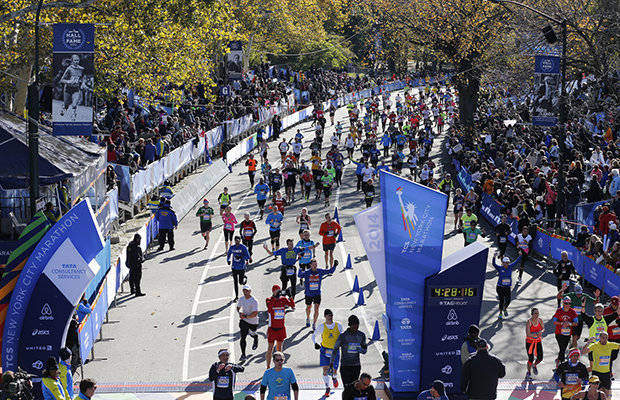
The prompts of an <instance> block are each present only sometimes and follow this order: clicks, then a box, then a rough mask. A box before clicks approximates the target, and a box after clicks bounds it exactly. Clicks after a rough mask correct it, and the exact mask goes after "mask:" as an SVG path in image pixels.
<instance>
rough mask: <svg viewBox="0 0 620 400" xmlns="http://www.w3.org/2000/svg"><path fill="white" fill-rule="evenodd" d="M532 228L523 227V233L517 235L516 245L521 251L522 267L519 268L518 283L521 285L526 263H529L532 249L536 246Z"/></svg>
mask: <svg viewBox="0 0 620 400" xmlns="http://www.w3.org/2000/svg"><path fill="white" fill-rule="evenodd" d="M529 231H530V228H529V227H527V226H524V227H523V230H522V231H521V233H519V234H518V235H517V239H516V245H517V248H518V249H519V250H520V251H521V267H520V268H519V280H518V281H517V283H518V284H519V285H520V284H521V282H522V281H521V279H522V278H523V269H524V268H525V262H526V261H527V257H528V256H529V254H530V251H532V247H533V246H534V241H533V240H532V237H531V236H530V234H529Z"/></svg>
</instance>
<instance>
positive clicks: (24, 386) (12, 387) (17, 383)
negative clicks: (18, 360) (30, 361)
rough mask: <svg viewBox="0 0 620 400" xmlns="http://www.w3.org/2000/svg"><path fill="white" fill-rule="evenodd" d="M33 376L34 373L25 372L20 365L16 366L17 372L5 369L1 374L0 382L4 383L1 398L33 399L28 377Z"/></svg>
mask: <svg viewBox="0 0 620 400" xmlns="http://www.w3.org/2000/svg"><path fill="white" fill-rule="evenodd" d="M34 377H35V375H30V374H28V373H26V372H25V371H24V370H23V369H21V368H20V367H17V372H12V371H6V372H5V373H4V374H2V382H3V383H4V389H3V390H2V399H19V400H33V399H34V396H33V394H32V382H31V381H30V379H31V378H34Z"/></svg>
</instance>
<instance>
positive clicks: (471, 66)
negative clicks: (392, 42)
mask: <svg viewBox="0 0 620 400" xmlns="http://www.w3.org/2000/svg"><path fill="white" fill-rule="evenodd" d="M370 7H371V8H373V9H374V10H375V11H376V12H377V13H378V14H379V15H380V18H381V26H382V29H383V30H384V31H386V33H387V34H391V33H392V32H396V31H399V30H402V31H406V32H407V34H406V40H407V41H408V43H409V44H410V45H414V46H424V47H426V48H428V49H431V50H433V51H434V52H437V53H441V54H442V55H443V56H445V58H446V59H447V60H448V61H449V62H450V63H452V65H453V66H454V68H455V69H456V71H457V74H456V75H455V76H454V77H453V78H452V80H453V82H454V84H455V86H456V88H457V89H458V91H459V97H460V117H461V122H462V123H463V125H464V127H465V128H466V129H467V130H468V131H471V130H472V129H473V127H474V112H475V110H476V108H477V104H478V90H479V88H480V79H481V76H482V73H483V69H482V66H483V64H484V63H486V62H487V61H488V60H489V59H490V58H491V57H492V54H494V52H495V51H497V50H498V49H497V48H498V47H500V50H501V37H502V34H503V32H504V30H505V29H506V28H505V26H504V25H502V24H501V23H500V21H502V20H503V19H505V18H507V17H508V16H509V13H508V12H507V11H506V10H505V9H504V8H503V7H497V5H495V4H492V3H489V2H488V1H486V0H399V1H393V0H373V2H372V4H370Z"/></svg>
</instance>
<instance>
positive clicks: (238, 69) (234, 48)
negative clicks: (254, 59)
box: [227, 40, 243, 81]
mask: <svg viewBox="0 0 620 400" xmlns="http://www.w3.org/2000/svg"><path fill="white" fill-rule="evenodd" d="M228 48H229V49H230V52H229V53H228V54H227V61H228V62H227V66H228V68H227V70H228V80H229V81H238V80H240V79H241V73H242V72H243V46H242V45H241V40H233V41H232V42H230V43H228Z"/></svg>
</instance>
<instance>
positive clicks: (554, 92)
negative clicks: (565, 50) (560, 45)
mask: <svg viewBox="0 0 620 400" xmlns="http://www.w3.org/2000/svg"><path fill="white" fill-rule="evenodd" d="M531 104H532V106H531V112H532V124H533V125H542V126H556V125H557V124H558V110H559V105H560V57H551V56H536V67H535V70H534V93H533V95H532V103H531Z"/></svg>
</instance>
